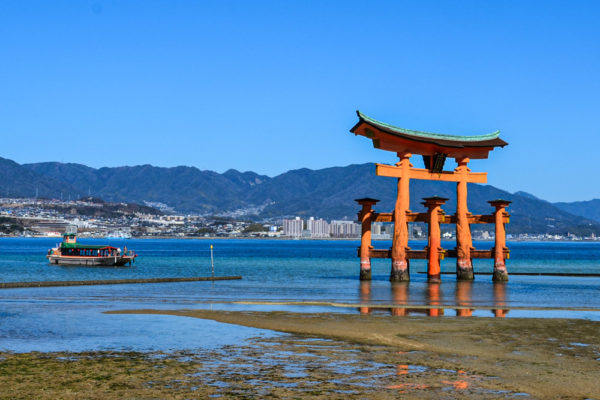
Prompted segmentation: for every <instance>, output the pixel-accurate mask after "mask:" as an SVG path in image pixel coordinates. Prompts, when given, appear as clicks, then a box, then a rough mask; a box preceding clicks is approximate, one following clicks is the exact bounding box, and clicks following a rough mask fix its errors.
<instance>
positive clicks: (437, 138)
mask: <svg viewBox="0 0 600 400" xmlns="http://www.w3.org/2000/svg"><path fill="white" fill-rule="evenodd" d="M356 114H357V115H358V118H359V121H358V123H357V124H356V125H355V126H354V127H353V128H352V129H351V130H350V132H353V133H354V132H355V130H356V129H357V128H358V127H359V125H360V124H361V123H366V124H368V125H371V126H373V127H375V128H378V129H380V130H381V131H384V132H386V133H390V134H392V135H395V136H401V137H405V138H407V139H412V140H416V141H425V142H433V143H437V144H439V145H446V146H452V147H455V146H456V145H459V146H461V145H462V146H465V145H466V146H477V147H479V146H494V147H496V146H500V147H504V146H506V145H507V144H508V143H506V142H505V141H504V140H502V139H500V138H499V136H500V131H495V132H492V133H488V134H485V135H475V136H462V135H447V134H441V133H431V132H424V131H416V130H413V129H404V128H400V127H397V126H394V125H390V124H386V123H385V122H381V121H377V120H376V119H373V118H371V117H368V116H367V115H365V114H363V113H361V112H360V111H358V110H357V111H356Z"/></svg>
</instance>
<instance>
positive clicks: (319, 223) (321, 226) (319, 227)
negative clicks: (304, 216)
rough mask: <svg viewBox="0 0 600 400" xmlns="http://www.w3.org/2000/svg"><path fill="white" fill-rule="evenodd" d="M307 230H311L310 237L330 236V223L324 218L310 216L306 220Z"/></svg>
mask: <svg viewBox="0 0 600 400" xmlns="http://www.w3.org/2000/svg"><path fill="white" fill-rule="evenodd" d="M306 230H307V231H310V237H313V238H326V237H329V223H328V222H327V221H325V220H323V219H322V218H319V219H314V217H310V218H309V219H308V220H307V221H306Z"/></svg>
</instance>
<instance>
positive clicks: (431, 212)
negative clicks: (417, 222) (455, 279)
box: [423, 196, 448, 282]
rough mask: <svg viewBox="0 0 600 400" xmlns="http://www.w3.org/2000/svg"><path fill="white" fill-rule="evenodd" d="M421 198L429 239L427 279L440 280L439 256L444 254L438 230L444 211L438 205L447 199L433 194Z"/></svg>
mask: <svg viewBox="0 0 600 400" xmlns="http://www.w3.org/2000/svg"><path fill="white" fill-rule="evenodd" d="M423 200H425V201H424V202H423V205H424V206H425V207H427V221H428V222H429V229H428V231H429V232H428V237H429V241H428V246H427V259H428V263H427V281H428V282H440V258H441V257H443V254H444V253H443V251H444V250H443V249H442V239H441V231H440V216H443V215H444V212H443V211H442V209H441V208H440V206H441V205H442V204H444V203H445V202H446V201H448V199H444V198H442V197H437V196H434V197H427V198H424V199H423ZM440 214H441V215H440Z"/></svg>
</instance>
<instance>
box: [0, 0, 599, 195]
mask: <svg viewBox="0 0 600 400" xmlns="http://www.w3.org/2000/svg"><path fill="white" fill-rule="evenodd" d="M599 21H600V2H599V1H589V2H585V1H563V2H555V1H472V2H469V1H458V2H457V1H412V2H402V1H389V2H386V1H350V0H343V1H305V0H303V1H288V0H286V1H257V0H252V1H214V2H212V1H176V0H165V1H149V0H145V1H134V0H127V1H76V0H68V1H60V0H52V1H27V0H16V1H10V0H5V1H2V2H1V3H0V52H1V53H0V54H1V57H0V60H1V62H0V83H1V89H0V138H1V140H2V142H1V146H0V149H1V150H0V156H1V157H5V158H10V159H13V160H15V161H17V162H19V163H27V162H39V161H62V162H76V163H83V164H86V165H89V166H92V167H101V166H120V165H138V164H152V165H156V166H163V167H170V166H176V165H190V166H196V167H198V168H200V169H210V170H215V171H218V172H223V171H225V170H227V169H229V168H235V169H238V170H242V171H245V170H252V171H256V172H258V173H262V174H266V175H270V176H273V175H277V174H279V173H282V172H284V171H287V170H290V169H296V168H302V167H308V168H313V169H316V168H323V167H329V166H343V165H348V164H352V163H363V162H389V163H391V162H394V161H395V160H394V159H393V157H392V156H391V155H390V154H388V153H387V152H384V151H380V150H375V149H372V148H371V144H370V141H368V140H367V139H365V138H363V137H355V136H354V135H352V134H350V133H349V132H348V130H349V129H350V128H351V127H352V126H353V125H354V123H355V122H356V120H357V118H356V115H355V110H356V109H360V110H361V111H363V112H364V113H366V114H367V115H369V116H372V117H373V118H376V119H379V120H382V121H385V122H388V123H392V124H395V125H398V126H401V127H405V128H410V129H417V130H426V131H431V132H439V133H450V134H467V135H469V134H481V133H488V132H492V131H494V130H496V129H500V130H501V131H502V134H501V137H502V138H503V139H504V140H506V141H508V142H509V146H507V147H505V148H504V149H498V150H495V151H494V152H492V153H491V158H490V159H489V160H486V161H476V162H473V163H472V169H473V170H474V171H488V172H489V176H488V182H489V183H490V184H492V185H494V186H497V187H500V188H503V189H506V190H509V191H517V190H524V191H527V192H530V193H532V194H534V195H537V196H539V197H542V198H544V199H547V200H551V201H572V200H587V199H591V198H598V197H600V178H599V177H598V174H599V173H600V167H599V162H598V158H599V157H598V155H599V151H600V23H599Z"/></svg>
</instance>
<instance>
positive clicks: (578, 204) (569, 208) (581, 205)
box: [553, 199, 600, 222]
mask: <svg viewBox="0 0 600 400" xmlns="http://www.w3.org/2000/svg"><path fill="white" fill-rule="evenodd" d="M553 205H554V206H555V207H557V208H560V209H561V210H563V211H566V212H568V213H571V214H573V215H578V216H580V217H584V218H588V219H592V220H594V221H598V222H600V199H593V200H588V201H574V202H572V203H553Z"/></svg>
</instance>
